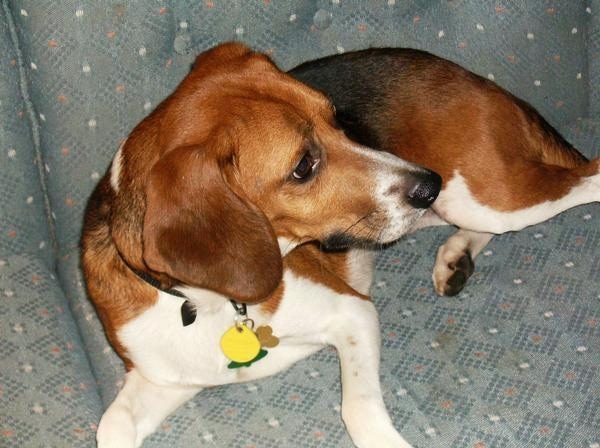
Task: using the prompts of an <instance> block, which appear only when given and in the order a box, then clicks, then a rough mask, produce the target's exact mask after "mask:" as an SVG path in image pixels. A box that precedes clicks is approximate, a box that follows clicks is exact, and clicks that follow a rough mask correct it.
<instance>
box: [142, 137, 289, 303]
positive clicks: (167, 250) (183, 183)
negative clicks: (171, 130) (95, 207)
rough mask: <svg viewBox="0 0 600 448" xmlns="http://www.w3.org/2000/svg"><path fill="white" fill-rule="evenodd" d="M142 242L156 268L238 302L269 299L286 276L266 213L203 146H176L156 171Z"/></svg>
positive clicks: (149, 187)
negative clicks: (235, 185) (228, 177)
mask: <svg viewBox="0 0 600 448" xmlns="http://www.w3.org/2000/svg"><path fill="white" fill-rule="evenodd" d="M143 245H144V251H143V254H144V261H145V263H146V264H147V265H148V267H149V268H150V269H152V270H154V271H156V272H161V273H165V274H167V275H169V276H170V277H172V278H173V279H175V280H177V281H180V282H182V283H184V284H186V285H190V286H197V287H200V288H206V289H210V290H213V291H216V292H218V293H220V294H223V295H225V296H227V297H229V298H231V299H235V300H236V301H240V302H246V303H252V302H258V301H261V300H263V299H266V298H267V297H268V296H269V295H270V294H271V293H272V292H273V291H274V290H275V289H276V288H277V286H278V285H279V283H280V281H281V278H282V275H283V265H282V260H281V253H280V251H279V245H278V243H277V238H276V236H275V233H274V231H273V228H272V227H271V225H270V223H269V222H268V220H267V218H266V217H265V216H264V214H263V213H262V212H261V211H260V210H259V209H258V208H257V207H255V206H254V205H253V204H251V203H250V202H249V201H246V200H245V199H243V198H241V197H240V196H238V195H236V194H235V193H234V192H233V191H232V189H231V188H230V187H229V185H228V184H227V181H226V180H225V178H224V176H223V173H222V172H221V169H220V168H219V164H218V163H217V160H216V159H215V158H214V157H211V155H210V154H208V153H207V152H206V151H203V150H201V149H199V148H198V147H183V148H177V149H175V150H172V151H170V152H169V153H168V154H167V155H165V156H164V157H163V158H162V159H160V160H159V161H158V162H157V163H156V165H155V166H154V167H153V168H152V170H151V172H150V175H149V179H148V183H147V187H146V212H145V217H144V228H143Z"/></svg>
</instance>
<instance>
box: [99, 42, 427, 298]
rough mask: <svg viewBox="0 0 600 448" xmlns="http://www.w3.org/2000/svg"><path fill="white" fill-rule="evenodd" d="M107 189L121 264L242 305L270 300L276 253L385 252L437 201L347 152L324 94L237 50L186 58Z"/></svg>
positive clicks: (422, 173) (420, 186)
mask: <svg viewBox="0 0 600 448" xmlns="http://www.w3.org/2000/svg"><path fill="white" fill-rule="evenodd" d="M110 178H111V188H112V189H113V190H114V195H115V196H114V197H115V210H114V211H113V223H112V229H113V232H112V233H113V238H114V240H115V241H116V243H117V246H119V248H120V251H121V253H122V254H124V256H126V257H127V254H137V256H138V258H139V259H141V260H143V263H144V264H145V265H146V266H147V267H148V268H150V269H151V270H152V271H153V272H155V273H161V274H165V275H167V276H169V277H171V278H172V279H173V280H175V281H177V282H181V283H184V284H187V285H190V286H197V287H201V288H207V289H211V290H214V291H216V292H218V293H221V294H224V295H226V296H229V297H231V298H234V299H236V300H239V301H242V302H254V301H259V300H261V299H264V298H266V297H267V296H268V295H269V294H270V293H271V292H273V290H274V289H275V288H276V287H277V285H278V284H279V282H280V281H281V277H282V252H287V251H289V250H291V248H293V247H295V246H296V245H298V244H301V243H303V242H307V241H315V240H317V241H320V242H322V243H324V244H325V245H328V246H332V247H336V248H337V247H341V246H344V247H345V246H349V245H353V244H357V243H359V244H368V243H387V242H390V241H393V240H395V239H397V238H399V237H400V236H401V235H402V234H403V233H405V232H406V230H407V229H408V228H409V227H410V226H411V224H412V223H413V222H414V221H415V220H416V219H417V218H418V217H419V216H420V215H421V214H422V212H423V210H424V208H425V207H426V205H428V204H429V203H430V202H432V200H433V198H435V196H436V195H437V193H438V191H439V179H437V178H436V177H435V176H432V175H431V173H430V172H428V171H426V170H424V169H422V168H419V167H416V166H414V165H411V164H409V163H406V162H404V161H402V160H400V159H398V158H395V157H393V156H391V155H388V154H385V153H380V152H376V151H373V150H370V149H367V148H364V147H361V146H359V145H357V144H356V143H354V142H352V141H350V140H349V139H348V138H347V137H346V136H345V135H344V133H343V132H342V131H341V130H340V129H338V128H337V127H336V123H335V114H334V110H333V107H332V105H331V103H330V102H329V101H328V99H327V98H326V97H325V96H324V95H322V94H320V93H318V92H316V91H314V90H312V89H310V88H309V87H307V86H305V85H304V84H302V83H300V82H298V81H296V80H294V79H293V78H291V77H290V76H288V75H286V74H284V73H282V72H281V71H280V70H278V69H277V68H276V67H275V65H274V64H273V63H272V62H271V61H270V60H269V59H268V58H267V57H265V56H264V55H260V54H257V53H254V52H252V51H250V50H249V49H247V48H246V47H243V46H241V45H237V44H226V45H222V46H220V47H217V48H215V49H213V50H210V51H208V52H206V53H203V54H202V55H200V56H199V57H198V59H197V61H196V63H195V66H194V68H193V69H192V71H191V72H190V74H189V75H188V76H187V77H186V78H185V79H184V80H183V82H182V83H181V84H180V86H179V87H178V88H177V89H176V90H175V92H174V93H173V94H172V95H171V96H170V97H169V98H167V99H166V100H165V101H164V102H163V103H162V104H161V105H160V106H158V108H157V109H156V110H155V111H154V112H153V113H152V114H151V115H150V116H149V117H147V118H146V119H145V120H144V121H142V122H141V123H140V124H139V125H138V126H137V127H136V129H135V130H134V131H133V132H132V133H131V135H130V136H129V137H128V139H127V141H126V142H125V144H124V145H123V147H122V148H121V149H120V151H119V153H118V154H117V156H116V157H115V160H114V161H113V165H112V168H111V176H110ZM436 182H437V184H436ZM135 222H137V223H138V224H135ZM131 257H132V258H133V260H130V261H133V264H134V265H136V264H139V263H140V260H139V259H138V260H136V259H135V258H136V255H131Z"/></svg>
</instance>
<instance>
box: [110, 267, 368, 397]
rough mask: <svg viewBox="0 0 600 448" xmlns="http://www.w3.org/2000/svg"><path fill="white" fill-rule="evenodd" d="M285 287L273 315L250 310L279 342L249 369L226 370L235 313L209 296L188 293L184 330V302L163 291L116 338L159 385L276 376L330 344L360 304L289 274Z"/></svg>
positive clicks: (210, 383)
mask: <svg viewBox="0 0 600 448" xmlns="http://www.w3.org/2000/svg"><path fill="white" fill-rule="evenodd" d="M284 284H285V292H284V297H283V299H282V300H281V303H280V304H279V307H278V309H277V311H276V312H275V313H274V314H273V315H268V314H265V313H262V312H261V311H260V306H259V305H255V306H249V307H248V317H249V318H251V319H252V320H253V321H254V324H255V328H256V327H258V326H260V325H266V324H268V325H270V326H271V327H272V328H273V332H274V334H275V335H276V336H278V337H279V338H280V343H279V345H278V346H277V347H274V348H273V349H268V351H269V354H268V355H267V357H266V358H264V359H262V360H260V361H258V362H257V363H256V364H254V365H253V366H252V367H250V368H246V367H243V368H240V369H229V368H228V367H227V366H228V364H229V362H230V361H229V359H227V358H226V357H225V355H224V354H223V352H222V351H221V349H220V345H219V342H220V339H221V336H222V335H223V334H224V333H225V332H226V331H227V330H228V329H229V328H231V326H232V325H234V323H235V315H236V313H235V310H234V308H233V307H232V306H231V304H230V302H229V300H227V299H226V298H224V297H220V296H216V295H215V294H214V293H211V292H208V291H200V290H186V291H185V294H186V295H187V296H188V297H190V299H192V300H193V301H194V303H196V304H198V308H197V316H196V320H195V321H194V323H193V324H191V325H188V326H183V325H182V322H181V314H180V309H181V304H182V303H183V301H184V299H181V298H179V297H175V296H173V295H169V294H167V293H164V292H160V293H159V297H158V301H157V303H156V304H155V305H154V306H153V307H151V308H149V309H148V310H146V311H145V312H144V313H143V314H141V315H140V316H138V317H137V318H136V319H134V320H132V321H130V322H129V323H128V324H126V325H125V326H124V327H123V328H121V330H120V331H119V333H118V337H119V340H120V341H121V343H122V344H123V345H124V346H125V347H126V348H127V352H128V355H129V357H130V359H131V360H132V361H133V363H134V365H135V368H136V369H137V370H138V371H139V372H140V373H142V374H143V375H144V376H145V377H146V378H147V379H149V380H150V381H152V382H153V383H155V384H158V385H193V386H199V387H207V386H215V385H220V384H227V383H232V382H239V381H247V380H251V379H255V378H260V377H264V376H268V375H272V374H274V373H276V372H278V371H280V370H282V369H284V368H286V367H288V366H289V365H290V364H292V363H294V362H296V361H297V360H298V359H301V358H302V357H304V356H307V355H308V354H310V353H311V352H314V351H316V350H318V349H319V348H321V347H323V346H324V345H325V344H327V343H328V342H329V341H328V340H327V339H328V338H327V336H326V333H327V332H328V331H329V328H328V325H329V324H330V323H331V322H332V319H334V318H335V317H336V316H339V315H340V313H341V312H342V311H341V310H343V309H344V304H346V303H347V302H348V301H351V302H354V301H357V300H359V299H357V298H356V297H352V296H344V295H340V294H338V293H336V292H334V291H332V290H331V289H329V288H327V287H326V286H324V285H322V284H319V283H315V282H313V281H311V280H309V279H306V278H301V277H297V276H296V275H294V274H293V273H292V272H291V271H286V272H285V273H284Z"/></svg>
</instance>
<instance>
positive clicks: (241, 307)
mask: <svg viewBox="0 0 600 448" xmlns="http://www.w3.org/2000/svg"><path fill="white" fill-rule="evenodd" d="M131 270H132V271H133V273H134V274H135V275H137V276H138V277H139V278H140V279H141V280H143V281H145V282H146V283H148V284H149V285H150V286H152V287H154V288H156V289H158V290H159V291H162V292H164V293H165V294H169V295H171V296H175V297H180V298H182V299H185V300H184V302H183V303H182V304H181V323H182V324H183V326H184V327H187V326H188V325H191V324H193V323H194V321H195V320H196V307H195V306H194V304H193V303H192V301H191V300H190V299H189V298H188V297H187V296H186V295H185V294H184V293H182V292H181V291H178V290H176V289H173V288H170V289H164V288H163V287H162V285H161V284H160V282H159V281H158V280H156V279H155V278H154V277H152V276H151V275H150V274H148V273H147V272H143V271H138V270H137V269H133V268H131ZM230 302H231V305H232V306H233V308H234V309H235V312H236V313H237V314H238V315H239V316H241V317H245V316H246V315H247V313H248V312H247V307H246V304H245V303H237V302H236V301H235V300H230Z"/></svg>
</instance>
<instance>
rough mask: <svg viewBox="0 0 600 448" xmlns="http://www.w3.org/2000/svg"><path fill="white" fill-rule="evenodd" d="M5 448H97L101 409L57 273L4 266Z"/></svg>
mask: <svg viewBox="0 0 600 448" xmlns="http://www.w3.org/2000/svg"><path fill="white" fill-rule="evenodd" d="M0 334H1V335H2V337H1V338H0V446H2V447H19V448H22V447H42V446H44V447H76V446H92V445H93V441H94V437H95V431H96V426H97V423H98V421H99V418H100V416H101V410H102V404H101V401H100V398H99V396H98V391H97V386H96V380H95V377H94V376H93V374H92V372H91V369H90V365H89V362H88V358H87V356H86V353H85V348H84V347H83V344H82V342H81V339H80V337H79V332H78V330H77V327H76V325H75V322H74V320H73V317H72V316H71V312H70V310H69V306H68V305H67V302H66V300H65V298H64V295H63V293H62V291H61V288H60V285H59V283H58V281H57V278H56V276H55V275H54V274H53V273H52V272H51V271H49V270H48V268H47V267H46V266H45V265H44V264H43V263H42V262H40V261H39V260H37V259H36V258H35V257H33V256H30V255H22V256H18V255H14V256H11V257H8V258H6V259H4V260H2V262H0Z"/></svg>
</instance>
